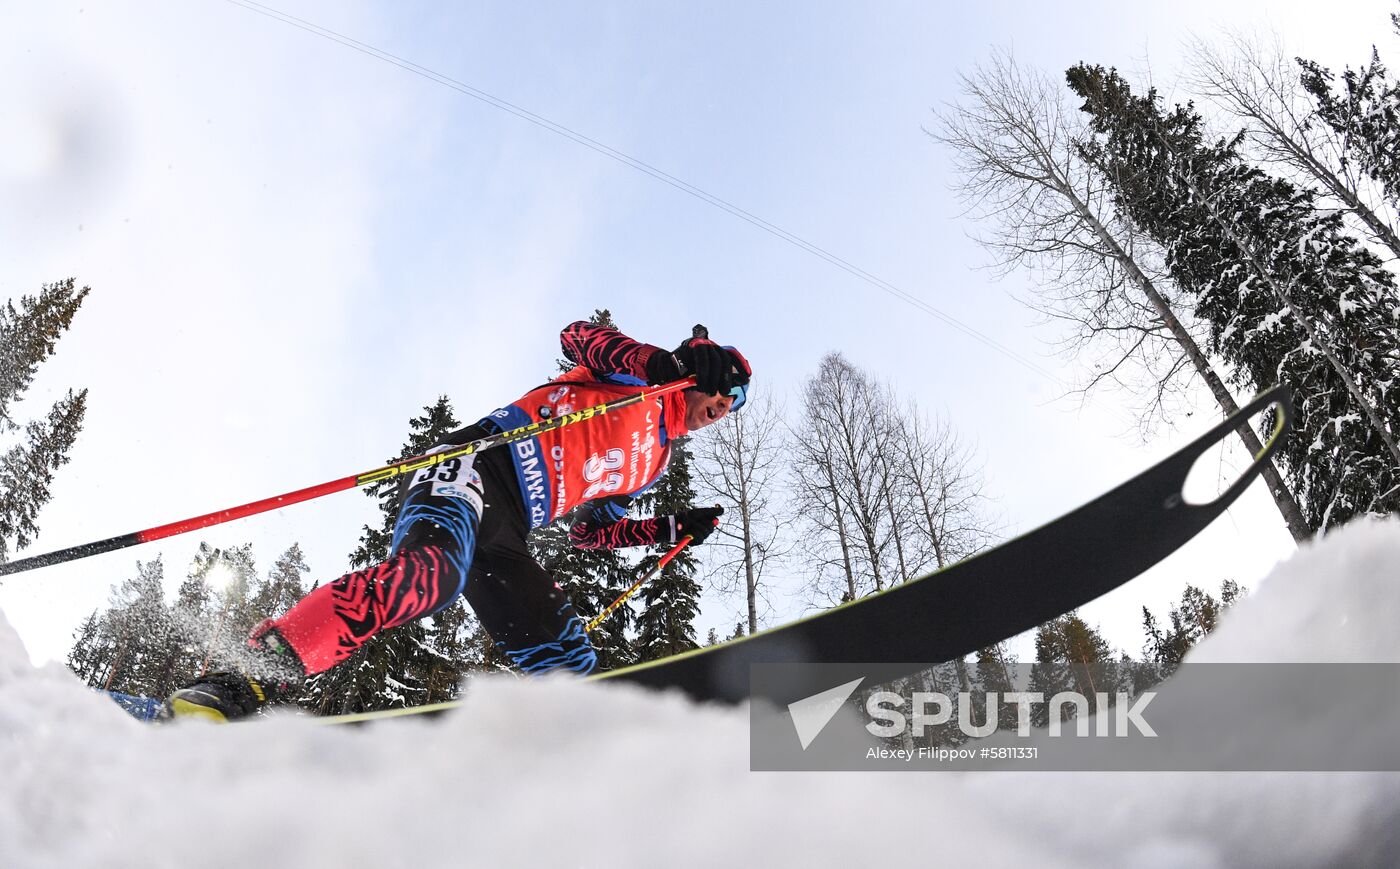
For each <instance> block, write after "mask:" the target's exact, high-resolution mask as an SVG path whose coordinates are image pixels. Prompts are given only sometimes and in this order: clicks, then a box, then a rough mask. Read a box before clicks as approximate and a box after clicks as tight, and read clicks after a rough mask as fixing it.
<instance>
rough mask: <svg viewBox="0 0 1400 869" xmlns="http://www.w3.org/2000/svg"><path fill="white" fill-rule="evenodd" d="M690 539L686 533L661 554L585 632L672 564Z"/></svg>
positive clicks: (594, 626) (589, 630)
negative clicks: (667, 550)
mask: <svg viewBox="0 0 1400 869" xmlns="http://www.w3.org/2000/svg"><path fill="white" fill-rule="evenodd" d="M690 541H691V536H690V535H689V534H687V535H685V536H684V537H682V538H681V541H680V542H679V543H677V544H676V545H675V546H672V547H671V551H670V552H668V553H666V554H665V555H663V556H661V560H660V561H658V562H656V566H655V567H653V568H652V569H651V570H648V571H647V572H646V573H644V574H642V575H641V576H640V577H639V578H638V579H637V581H636V582H634V583H632V587H631V588H629V589H627V590H626V591H624V592H623V593H622V594H621V595H620V596H618V599H617V600H615V601H613V602H612V603H610V604H608V605H607V607H606V608H604V610H603V611H602V612H600V613H598V615H596V616H594V618H593V621H591V622H589V623H588V625H587V626H586V627H585V628H584V629H583V631H584V633H592V632H593V629H594V628H596V627H598V625H599V624H600V623H602V621H603V619H605V618H607V617H608V616H610V615H612V614H613V611H614V610H616V609H617V608H618V607H620V606H622V602H623V601H625V600H627V599H628V598H629V597H631V596H632V595H633V594H635V593H636V591H637V589H639V588H641V587H642V583H644V582H646V581H647V580H648V579H651V578H652V577H653V576H656V574H658V573H660V572H661V568H663V567H665V566H666V565H668V564H670V563H671V559H672V558H675V557H676V555H677V554H678V553H679V552H680V551H681V550H682V549H684V548H685V546H686V544H687V543H689V542H690Z"/></svg>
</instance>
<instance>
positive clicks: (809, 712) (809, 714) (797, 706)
mask: <svg viewBox="0 0 1400 869" xmlns="http://www.w3.org/2000/svg"><path fill="white" fill-rule="evenodd" d="M864 681H865V677H864V676H861V677H860V678H859V679H856V680H854V681H851V682H847V683H846V684H844V685H837V686H836V687H835V688H831V689H829V690H826V691H823V692H821V693H820V694H813V695H812V696H811V697H807V698H805V699H803V700H798V701H797V702H796V703H789V704H788V713H789V714H790V715H791V716H792V726H793V727H794V728H796V729H797V738H798V739H799V740H800V741H801V742H802V750H803V751H806V750H807V746H809V745H811V744H812V740H814V739H816V738H817V736H818V734H820V733H821V732H822V731H823V730H825V729H826V726H827V725H828V724H830V723H831V719H832V718H834V717H836V712H837V711H838V710H839V709H840V708H841V706H842V704H844V703H845V702H846V701H847V700H848V699H850V696H851V695H852V694H854V693H855V691H856V689H857V688H859V687H860V683H862V682H864Z"/></svg>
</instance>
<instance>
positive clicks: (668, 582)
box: [636, 438, 700, 661]
mask: <svg viewBox="0 0 1400 869" xmlns="http://www.w3.org/2000/svg"><path fill="white" fill-rule="evenodd" d="M688 440H689V438H677V439H676V440H674V441H672V442H671V463H670V465H669V466H668V467H667V469H666V473H665V474H663V475H662V477H661V479H660V480H658V481H657V483H656V485H655V486H653V487H652V488H651V490H650V491H648V492H647V493H646V494H644V495H642V496H641V497H640V498H639V499H638V506H639V507H640V508H641V509H642V510H645V511H647V512H649V513H651V514H652V515H653V516H665V515H668V514H672V513H678V512H680V511H681V510H685V509H688V508H689V507H690V506H691V505H692V504H694V502H695V487H694V485H693V483H692V481H691V475H690V464H691V455H690V448H689V446H688V445H687V443H686V442H687V441H688ZM665 548H669V547H665ZM662 549H663V548H662V547H658V549H657V551H654V552H649V553H647V555H645V556H644V557H643V558H642V560H641V563H640V564H638V565H637V567H636V570H638V571H640V572H645V571H648V570H651V569H652V568H653V567H655V566H656V563H657V562H658V561H659V560H660V559H661V555H662V554H663V552H662ZM695 567H696V564H695V554H694V553H693V552H692V551H691V549H690V547H686V548H685V549H682V550H681V551H680V552H679V553H677V554H676V557H675V558H673V559H671V561H670V563H668V564H667V565H666V566H665V567H664V568H662V569H661V572H660V573H659V574H657V575H656V576H653V577H652V578H651V579H650V580H648V581H647V583H646V585H644V586H642V588H641V592H640V596H641V598H642V604H643V609H642V612H641V615H640V616H638V618H637V639H636V649H637V659H638V660H639V661H654V660H656V659H658V658H665V657H669V656H671V655H679V654H680V653H681V652H688V651H690V650H691V649H694V648H697V647H698V646H699V643H698V642H697V641H696V639H695V617H696V616H697V615H699V614H700V584H699V583H698V582H696V581H695Z"/></svg>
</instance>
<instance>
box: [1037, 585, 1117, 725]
mask: <svg viewBox="0 0 1400 869" xmlns="http://www.w3.org/2000/svg"><path fill="white" fill-rule="evenodd" d="M1124 687H1125V685H1124V679H1123V677H1122V674H1121V673H1120V671H1119V656H1116V655H1115V654H1114V653H1113V650H1112V648H1110V647H1109V645H1108V641H1107V640H1105V639H1104V638H1103V635H1102V634H1100V633H1099V631H1098V630H1097V629H1095V628H1093V627H1091V626H1090V625H1089V624H1088V623H1087V622H1085V621H1084V620H1083V619H1082V618H1080V617H1079V614H1078V613H1076V612H1070V613H1066V614H1065V615H1063V616H1060V617H1059V618H1057V619H1053V620H1052V621H1048V622H1046V623H1045V624H1043V625H1041V626H1040V627H1039V628H1037V629H1036V634H1035V665H1034V666H1033V667H1032V668H1031V678H1030V688H1029V690H1030V691H1033V692H1037V691H1038V692H1040V693H1041V694H1043V695H1044V697H1045V700H1046V703H1045V705H1037V706H1033V707H1031V723H1032V724H1034V725H1035V726H1037V727H1044V726H1046V725H1047V724H1048V723H1049V714H1050V708H1049V701H1050V699H1051V698H1053V697H1054V696H1055V695H1056V694H1059V693H1061V692H1072V693H1075V694H1078V695H1080V696H1081V697H1083V698H1084V699H1085V700H1086V701H1088V711H1089V712H1090V713H1091V714H1092V713H1093V712H1096V711H1099V698H1098V696H1097V695H1099V694H1101V693H1102V694H1109V695H1113V694H1115V693H1116V692H1117V691H1119V690H1120V689H1123V688H1124ZM1072 711H1073V707H1072V706H1068V705H1067V706H1065V707H1063V708H1062V710H1061V714H1062V715H1063V716H1064V719H1062V720H1067V719H1068V718H1069V717H1070V716H1071V712H1072Z"/></svg>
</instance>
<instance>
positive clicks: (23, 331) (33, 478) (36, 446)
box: [0, 278, 89, 562]
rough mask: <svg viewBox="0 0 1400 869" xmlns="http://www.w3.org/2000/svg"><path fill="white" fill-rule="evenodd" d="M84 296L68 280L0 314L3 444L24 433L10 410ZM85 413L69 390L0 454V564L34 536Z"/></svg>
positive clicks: (83, 403) (81, 399)
mask: <svg viewBox="0 0 1400 869" xmlns="http://www.w3.org/2000/svg"><path fill="white" fill-rule="evenodd" d="M88 292H89V288H88V287H83V288H82V289H81V290H75V284H74V282H73V279H72V278H69V279H67V280H64V281H59V282H58V283H56V284H45V285H43V287H42V288H41V289H40V291H39V295H38V296H37V297H36V296H22V297H21V298H20V303H19V307H18V308H16V307H15V305H14V302H6V303H5V307H4V308H0V437H3V436H5V435H13V434H14V433H15V432H18V431H19V430H20V429H21V426H20V425H19V423H17V422H16V421H15V419H14V417H13V414H12V411H11V407H12V405H14V404H16V403H18V402H19V401H20V399H21V397H22V396H23V394H24V392H25V390H27V389H28V388H29V386H30V384H32V383H33V381H34V375H35V372H36V371H37V370H38V367H39V365H40V364H41V363H42V362H44V360H46V359H48V358H49V357H50V356H52V355H53V352H54V347H55V345H56V344H57V343H58V339H59V337H60V336H61V335H62V334H63V332H64V331H66V330H67V329H68V327H69V325H70V324H71V323H72V321H73V315H74V314H76V313H77V311H78V307H79V306H80V305H82V303H83V299H85V298H86V297H87V294H88ZM86 409H87V390H86V389H84V390H82V391H81V392H78V393H76V394H75V393H74V392H73V391H72V390H71V389H70V390H69V391H68V393H67V394H66V395H65V396H64V397H63V398H60V399H59V400H58V401H57V402H55V403H54V405H53V407H52V408H50V409H49V412H48V414H47V415H46V416H45V417H44V418H43V419H38V420H33V421H31V422H29V423H27V424H26V425H24V426H23V429H24V434H23V436H22V437H21V438H20V440H19V442H18V443H16V444H14V445H13V446H10V447H9V448H8V449H7V450H6V451H5V453H4V454H3V455H0V562H3V561H5V560H7V559H8V557H9V553H10V551H11V549H12V548H13V549H14V550H20V549H23V548H25V547H26V546H28V545H29V544H30V543H31V542H32V541H33V540H34V537H35V535H37V534H38V533H39V526H38V523H37V519H38V515H39V510H40V508H42V507H43V506H44V504H46V503H48V501H49V498H50V492H49V485H50V484H51V483H52V482H53V475H54V472H55V471H57V470H58V469H59V468H60V467H62V466H63V465H65V464H67V463H68V451H69V450H70V449H71V448H72V446H73V442H74V441H75V440H77V437H78V432H79V430H80V429H81V428H82V424H83V414H84V413H85V411H86Z"/></svg>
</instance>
